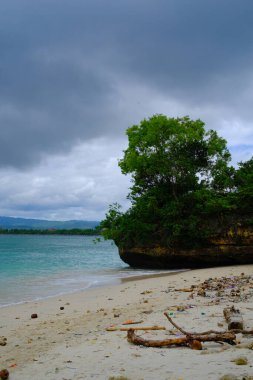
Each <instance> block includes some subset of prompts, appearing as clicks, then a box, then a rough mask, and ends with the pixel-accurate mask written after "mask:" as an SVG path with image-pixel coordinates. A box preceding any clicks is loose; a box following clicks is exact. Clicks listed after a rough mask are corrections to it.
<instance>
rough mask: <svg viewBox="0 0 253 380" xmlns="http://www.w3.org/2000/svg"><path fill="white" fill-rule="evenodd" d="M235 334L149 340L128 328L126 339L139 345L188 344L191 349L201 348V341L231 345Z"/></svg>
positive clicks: (197, 335)
mask: <svg viewBox="0 0 253 380" xmlns="http://www.w3.org/2000/svg"><path fill="white" fill-rule="evenodd" d="M235 338H236V336H235V334H234V333H231V332H226V333H221V334H209V335H200V334H196V335H195V334H194V335H193V334H191V335H187V336H182V337H179V338H172V339H163V340H150V339H144V338H142V337H140V336H138V335H135V332H134V330H133V329H129V330H128V332H127V339H128V341H129V342H130V343H133V344H136V345H141V346H145V347H165V346H173V345H175V346H190V347H191V348H193V349H197V350H201V348H202V345H201V342H226V343H229V344H231V345H233V344H234V340H235Z"/></svg>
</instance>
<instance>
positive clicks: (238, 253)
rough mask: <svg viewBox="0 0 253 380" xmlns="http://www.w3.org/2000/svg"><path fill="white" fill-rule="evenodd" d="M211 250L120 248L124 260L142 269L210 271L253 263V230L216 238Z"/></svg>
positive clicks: (238, 229) (213, 239)
mask: <svg viewBox="0 0 253 380" xmlns="http://www.w3.org/2000/svg"><path fill="white" fill-rule="evenodd" d="M209 244H210V245H208V246H207V247H203V248H196V249H180V248H168V247H162V246H159V245H158V244H157V245H155V246H153V247H134V248H125V247H121V248H119V255H120V257H121V259H122V260H123V261H124V262H125V263H127V264H129V265H130V266H132V267H139V268H167V269H179V268H207V267H213V266H225V265H239V264H240V265H242V264H253V228H252V227H247V228H242V227H238V228H237V229H233V230H231V229H230V230H228V231H226V232H225V233H224V234H223V235H222V236H213V237H211V238H210V239H209Z"/></svg>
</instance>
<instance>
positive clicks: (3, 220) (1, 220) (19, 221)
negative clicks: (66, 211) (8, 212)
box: [0, 216, 99, 230]
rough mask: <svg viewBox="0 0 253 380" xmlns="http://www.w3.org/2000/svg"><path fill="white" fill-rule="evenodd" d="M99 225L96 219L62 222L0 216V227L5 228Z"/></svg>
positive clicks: (58, 227) (57, 227)
mask: <svg viewBox="0 0 253 380" xmlns="http://www.w3.org/2000/svg"><path fill="white" fill-rule="evenodd" d="M98 225H99V222H98V221H87V220H67V221H64V222H61V221H57V220H54V221H52V220H41V219H25V218H12V217H8V216H0V228H5V229H14V228H17V229H19V228H20V229H34V230H36V229H50V228H56V229H72V228H81V229H87V228H95V227H96V226H98Z"/></svg>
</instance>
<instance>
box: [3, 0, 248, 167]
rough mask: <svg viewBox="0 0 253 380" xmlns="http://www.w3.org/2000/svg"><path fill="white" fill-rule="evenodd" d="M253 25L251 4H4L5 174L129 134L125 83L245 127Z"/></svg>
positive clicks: (216, 0) (144, 0)
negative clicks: (222, 113) (222, 114)
mask: <svg viewBox="0 0 253 380" xmlns="http://www.w3.org/2000/svg"><path fill="white" fill-rule="evenodd" d="M252 16H253V3H252V1H251V0H244V1H243V2H239V1H238V0H207V1H203V0H198V1H197V0H191V1H189V0H181V1H180V0H177V1H176V0H170V1H168V0H158V1H150V0H139V1H136V0H135V1H133V0H118V1H112V0H107V1H103V0H89V1H88V0H85V1H84V0H82V1H77V0H73V1H71V2H70V1H67V0H65V1H64V0H61V1H60V0H58V1H57V0H50V1H49V0H43V1H42V0H37V1H32V0H30V1H28V0H26V1H25V0H13V1H11V2H10V1H8V2H7V1H4V2H2V3H1V12H0V52H1V59H0V165H1V166H16V167H19V166H27V165H31V164H34V163H36V162H37V161H38V160H39V159H40V158H41V157H42V156H44V155H46V154H48V153H50V154H52V153H57V152H62V151H65V152H66V151H70V149H71V148H72V147H73V146H74V145H75V144H77V143H78V142H81V141H87V140H89V139H91V138H96V137H99V136H110V135H111V136H115V135H117V134H118V135H120V134H123V131H124V129H125V128H126V127H127V126H128V122H129V120H131V107H132V103H131V101H130V100H129V98H131V96H130V97H129V98H128V101H127V102H126V103H125V104H124V105H123V108H122V106H121V108H119V107H118V101H119V96H120V94H122V93H124V84H126V83H129V84H131V83H138V84H139V85H144V86H145V87H147V88H149V89H151V92H152V90H153V91H155V93H156V94H157V93H159V94H161V96H169V97H170V98H173V99H175V101H176V102H178V103H180V102H182V103H186V104H187V105H188V106H189V108H190V107H191V106H195V107H196V105H198V106H199V107H202V106H208V107H209V108H210V109H211V113H212V110H213V112H214V113H215V110H216V108H217V107H219V108H220V107H224V108H225V109H227V110H229V111H230V110H231V114H234V115H235V117H238V118H241V119H244V120H245V121H249V120H250V119H251V118H252V116H253V115H252V112H253V111H252V110H251V108H252V106H251V102H250V101H249V98H251V99H252V92H253V90H252V85H251V81H252V58H253V45H252V39H253V27H252ZM130 93H131V91H130ZM133 95H134V89H133ZM133 97H134V96H133ZM122 111H123V112H122ZM229 111H227V112H229ZM189 112H190V111H189ZM189 112H187V111H186V112H185V113H189ZM127 113H129V114H130V116H129V117H127V116H126V115H127ZM145 116H149V115H143V116H142V117H145ZM172 116H177V115H172ZM213 117H214V118H215V116H213ZM214 124H215V122H214Z"/></svg>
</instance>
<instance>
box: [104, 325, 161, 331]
mask: <svg viewBox="0 0 253 380" xmlns="http://www.w3.org/2000/svg"><path fill="white" fill-rule="evenodd" d="M130 329H133V327H116V326H112V327H107V329H106V331H129V330H130ZM134 330H143V331H146V330H166V327H164V326H142V327H134Z"/></svg>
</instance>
